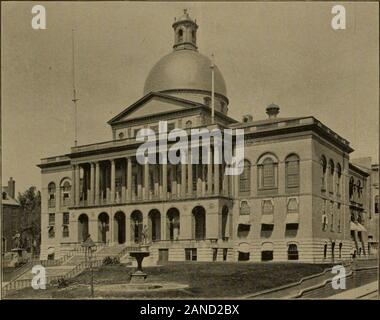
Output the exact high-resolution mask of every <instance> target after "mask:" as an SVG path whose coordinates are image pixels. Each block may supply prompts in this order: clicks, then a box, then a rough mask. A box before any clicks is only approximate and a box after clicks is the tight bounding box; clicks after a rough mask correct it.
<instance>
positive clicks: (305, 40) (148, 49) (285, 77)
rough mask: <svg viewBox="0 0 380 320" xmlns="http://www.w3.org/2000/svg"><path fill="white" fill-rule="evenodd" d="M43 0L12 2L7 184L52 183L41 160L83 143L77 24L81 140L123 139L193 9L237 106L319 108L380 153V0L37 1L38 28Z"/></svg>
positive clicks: (4, 112)
mask: <svg viewBox="0 0 380 320" xmlns="http://www.w3.org/2000/svg"><path fill="white" fill-rule="evenodd" d="M36 4H37V3H36V2H22V3H21V2H2V12H1V13H2V17H1V18H2V19H1V22H2V26H1V27H2V28H1V31H2V33H1V41H2V43H1V49H2V52H1V58H2V60H1V64H2V65H1V84H2V91H1V128H2V183H3V185H5V184H6V182H7V181H8V179H9V177H10V176H12V177H13V178H14V179H15V180H16V191H18V192H21V191H24V190H25V189H26V188H28V187H29V186H32V185H34V186H37V188H40V187H41V186H40V185H41V174H40V169H39V168H38V167H37V166H36V165H37V164H38V163H40V159H41V158H44V157H49V156H55V155H61V154H66V153H69V152H70V147H72V146H73V144H74V121H73V119H74V108H73V103H72V101H71V100H72V83H73V82H72V32H71V30H72V29H73V28H75V48H76V49H75V58H76V87H77V91H78V96H79V99H80V100H79V102H78V118H77V119H78V144H79V145H82V144H89V143H96V142H100V141H108V140H111V139H112V135H111V130H110V127H109V126H108V125H107V123H106V122H107V121H108V120H109V119H111V118H112V117H113V116H115V115H116V114H118V113H119V112H120V111H122V110H123V109H124V108H126V107H128V106H129V105H131V104H132V103H133V102H135V101H136V100H138V99H139V98H141V97H142V92H143V87H144V81H145V79H146V77H147V75H148V73H149V71H150V69H151V68H152V67H153V65H154V64H155V63H156V62H157V61H158V60H159V59H160V58H161V57H162V56H164V55H165V54H167V53H170V52H171V51H172V45H173V39H174V35H173V30H172V27H171V25H172V23H173V21H174V17H179V16H180V15H182V13H183V9H184V8H187V9H188V12H189V14H190V16H191V17H192V18H196V19H197V23H198V25H199V29H198V33H197V42H198V48H199V51H200V52H201V53H202V54H205V55H207V56H211V54H212V53H214V55H215V63H216V64H217V65H218V67H219V69H220V70H221V72H222V74H223V77H224V79H225V82H226V85H227V95H228V98H229V101H230V103H229V115H230V116H232V117H234V118H236V119H238V120H239V119H241V117H242V115H244V114H252V116H253V118H254V119H255V120H257V119H262V118H265V117H266V114H265V107H266V106H267V105H268V104H270V103H276V104H278V105H279V106H280V116H283V117H293V116H311V115H312V116H314V117H316V118H317V119H319V120H320V121H322V122H323V123H324V124H325V125H327V126H328V127H330V128H331V129H332V130H334V131H335V132H337V133H338V134H340V135H341V136H343V137H344V138H345V139H347V140H348V141H350V144H351V146H352V147H353V148H354V149H355V151H354V152H353V153H352V154H351V158H356V157H365V156H370V157H372V158H374V160H373V161H374V162H377V161H378V153H379V150H378V145H379V136H378V132H379V92H378V90H379V61H378V52H379V48H378V39H379V35H378V30H379V27H378V23H379V22H378V4H377V3H341V2H339V4H343V5H344V7H345V9H346V29H345V30H334V29H332V27H331V19H332V17H333V15H332V13H331V9H332V6H333V4H336V3H326V2H324V3H310V2H305V3H302V2H297V3H284V2H282V3H279V2H272V3H256V2H244V3H229V2H221V3H217V2H213V3H210V2H208V3H199V2H197V3H191V2H187V3H183V2H182V3H180V2H176V3H157V2H156V3H146V2H145V3H143V2H107V3H103V2H87V3H86V2H79V3H69V2H61V3H60V2H53V3H45V2H38V4H42V5H44V6H45V8H46V14H47V28H46V30H34V29H32V27H31V19H32V16H33V15H32V13H31V9H32V7H33V5H36Z"/></svg>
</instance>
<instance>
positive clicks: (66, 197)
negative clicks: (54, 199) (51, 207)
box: [61, 180, 71, 206]
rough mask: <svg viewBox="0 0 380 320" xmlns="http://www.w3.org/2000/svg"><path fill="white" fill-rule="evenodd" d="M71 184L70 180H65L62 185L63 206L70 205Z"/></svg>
mask: <svg viewBox="0 0 380 320" xmlns="http://www.w3.org/2000/svg"><path fill="white" fill-rule="evenodd" d="M70 194H71V183H70V181H69V180H64V181H63V182H62V183H61V206H69V205H70Z"/></svg>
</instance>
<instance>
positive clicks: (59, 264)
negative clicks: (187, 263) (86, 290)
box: [3, 245, 136, 294]
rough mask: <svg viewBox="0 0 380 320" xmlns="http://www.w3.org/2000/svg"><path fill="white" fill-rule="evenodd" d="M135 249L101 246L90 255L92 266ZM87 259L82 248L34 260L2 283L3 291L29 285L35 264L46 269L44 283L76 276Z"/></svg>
mask: <svg viewBox="0 0 380 320" xmlns="http://www.w3.org/2000/svg"><path fill="white" fill-rule="evenodd" d="M131 250H136V248H135V247H130V246H124V245H111V246H101V247H99V248H98V249H97V250H96V251H95V252H94V253H93V255H92V266H93V267H94V268H96V267H100V266H101V265H102V262H103V259H104V258H105V257H118V258H119V259H120V260H122V257H126V256H129V253H128V252H129V251H131ZM87 261H88V260H87V259H86V255H85V252H84V251H83V250H77V251H72V252H70V254H67V255H65V256H64V257H62V258H61V259H59V260H51V261H50V260H34V261H31V262H29V263H28V265H27V266H25V268H24V270H23V272H22V273H21V274H19V275H18V276H17V277H16V278H14V279H12V280H11V281H10V282H8V283H6V284H4V286H3V292H4V294H6V293H7V292H8V291H11V290H19V289H22V288H26V287H30V286H31V281H32V279H33V277H34V274H32V272H31V271H32V267H33V266H35V265H38V264H40V265H43V266H44V267H45V271H46V283H47V284H49V283H51V282H52V281H54V280H58V279H61V278H65V279H70V278H73V277H76V276H77V275H79V274H80V273H82V272H83V271H84V270H85V269H86V268H88V262H87Z"/></svg>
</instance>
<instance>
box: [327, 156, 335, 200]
mask: <svg viewBox="0 0 380 320" xmlns="http://www.w3.org/2000/svg"><path fill="white" fill-rule="evenodd" d="M334 169H335V168H334V161H332V160H331V159H330V161H329V179H328V184H329V192H330V193H334Z"/></svg>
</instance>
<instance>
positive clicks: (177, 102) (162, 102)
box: [108, 93, 199, 125]
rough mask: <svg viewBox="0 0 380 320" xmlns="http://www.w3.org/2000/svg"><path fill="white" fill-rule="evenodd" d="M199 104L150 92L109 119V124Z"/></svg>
mask: <svg viewBox="0 0 380 320" xmlns="http://www.w3.org/2000/svg"><path fill="white" fill-rule="evenodd" d="M197 106H199V104H198V103H196V102H193V101H189V100H185V99H180V98H177V97H173V96H169V95H164V94H161V93H149V94H148V95H146V96H144V97H143V98H142V99H140V100H138V101H137V102H135V103H134V104H132V105H131V106H129V107H128V108H126V109H125V110H123V111H122V112H121V113H119V114H118V115H117V116H115V117H114V118H112V119H111V120H110V121H108V123H109V124H111V125H112V124H114V123H116V122H124V121H129V120H136V119H139V118H145V117H151V116H154V115H159V114H163V113H168V112H177V111H183V110H187V109H189V108H192V107H197Z"/></svg>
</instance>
